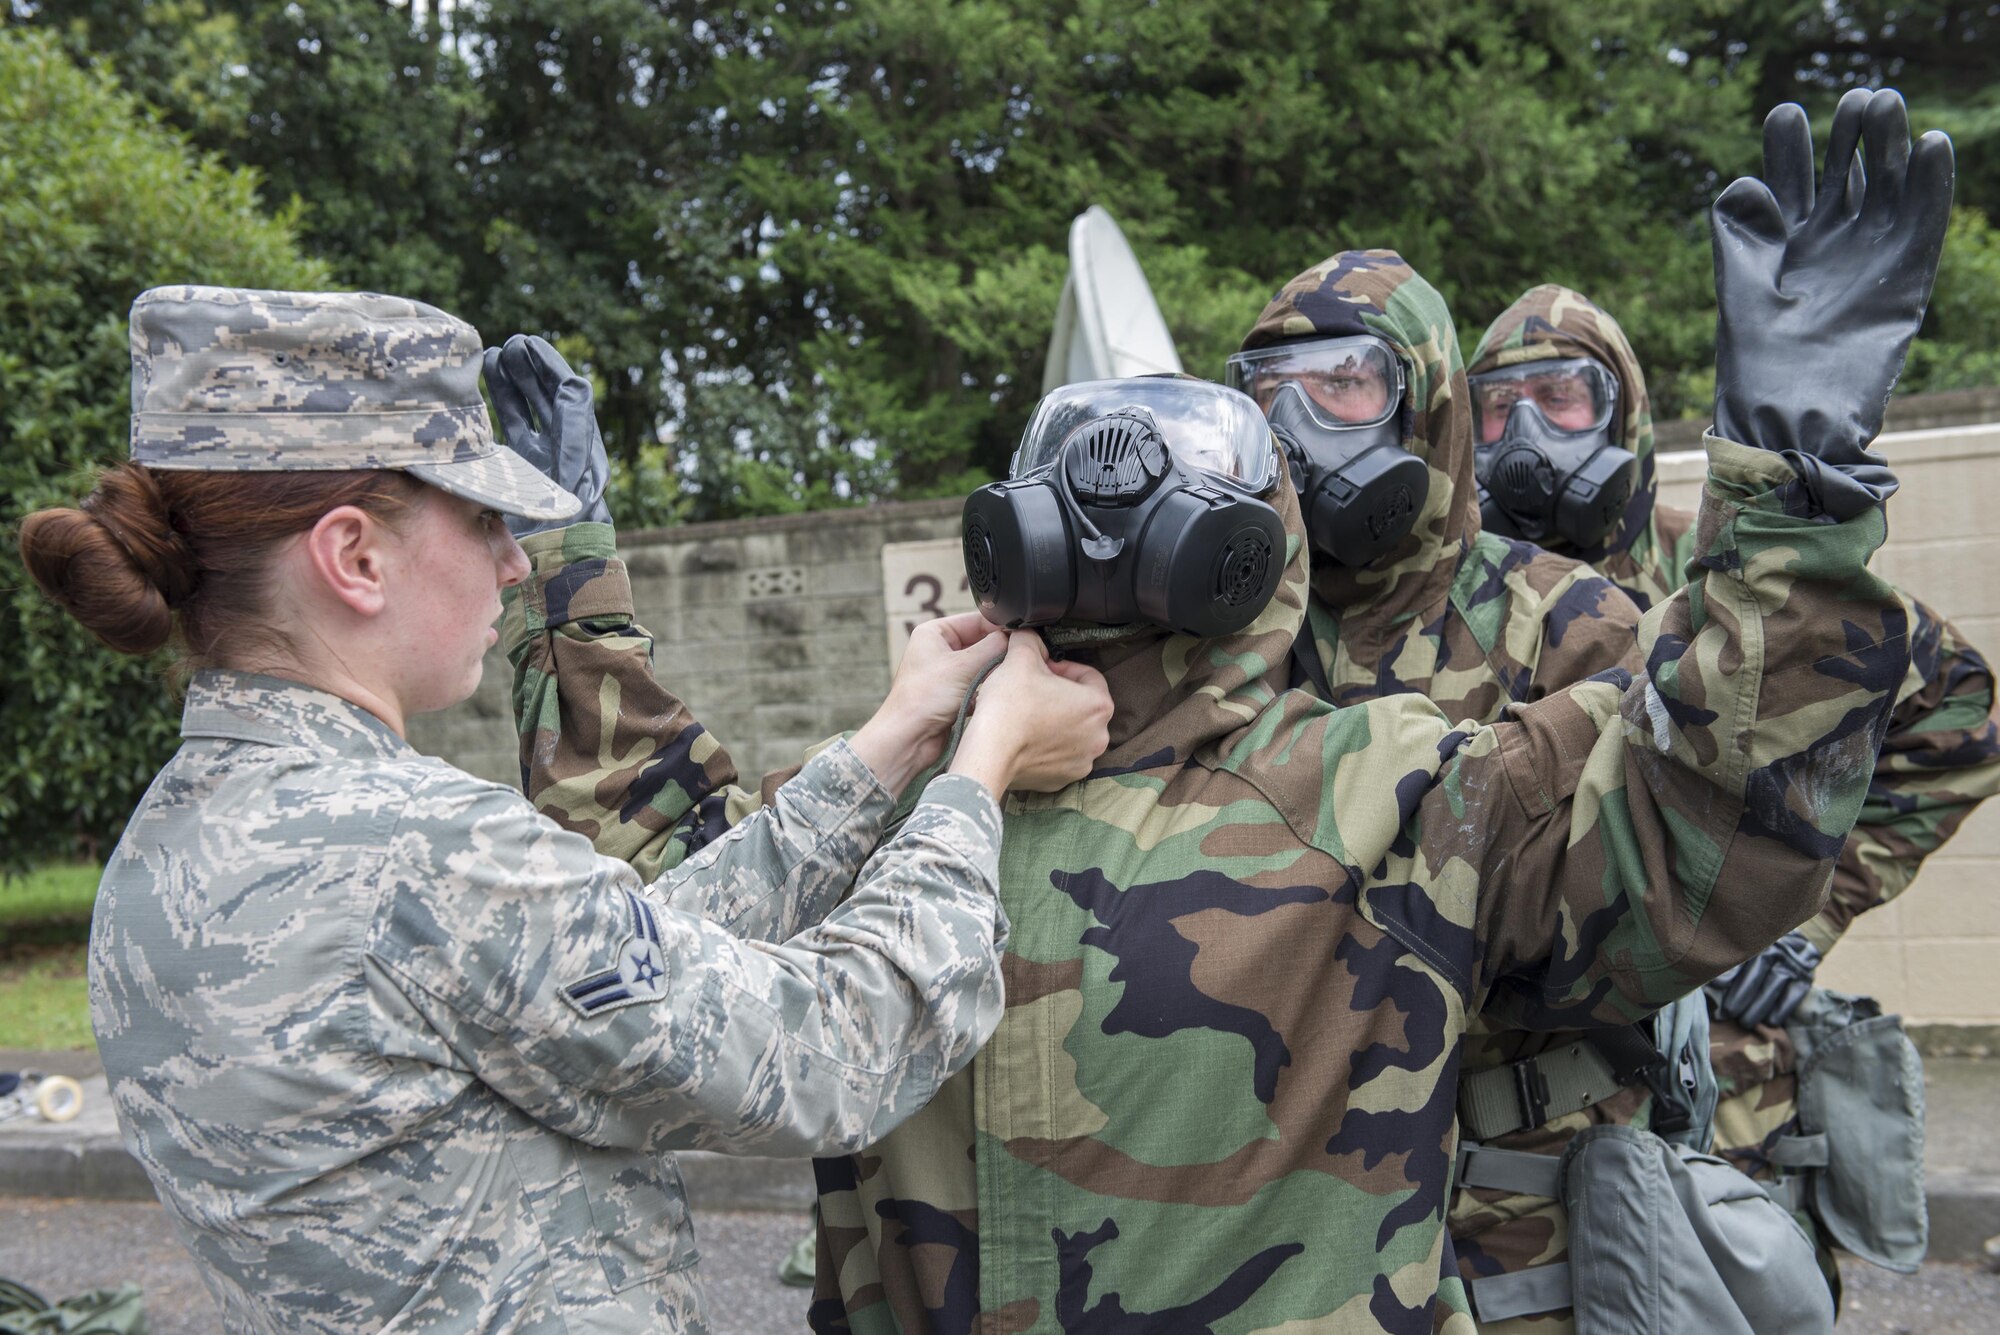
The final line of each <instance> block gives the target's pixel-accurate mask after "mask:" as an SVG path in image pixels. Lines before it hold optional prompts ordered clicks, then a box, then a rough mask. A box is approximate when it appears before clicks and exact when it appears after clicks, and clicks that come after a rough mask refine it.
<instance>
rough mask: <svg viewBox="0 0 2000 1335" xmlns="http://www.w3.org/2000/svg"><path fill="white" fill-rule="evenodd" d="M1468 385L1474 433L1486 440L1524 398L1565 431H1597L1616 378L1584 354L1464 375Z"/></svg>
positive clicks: (1614, 399) (1612, 400) (1612, 405)
mask: <svg viewBox="0 0 2000 1335" xmlns="http://www.w3.org/2000/svg"><path fill="white" fill-rule="evenodd" d="M1467 381H1468V383H1469V384H1470V385H1471V386H1472V408H1473V432H1474V435H1475V439H1476V440H1477V441H1478V443H1479V444H1481V445H1491V444H1493V443H1494V442H1495V441H1497V440H1499V439H1500V437H1501V436H1503V435H1505V434H1506V432H1507V414H1508V413H1510V412H1512V411H1513V410H1514V405H1515V404H1517V403H1519V402H1521V401H1522V400H1523V399H1526V400H1529V401H1530V402H1532V403H1533V404H1534V405H1535V408H1536V409H1537V411H1539V412H1540V413H1541V415H1542V420H1543V421H1545V422H1547V423H1548V424H1549V426H1550V427H1552V428H1554V429H1555V430H1556V431H1559V432H1562V433H1563V434H1565V435H1578V434H1581V433H1583V432H1587V431H1601V430H1603V429H1604V428H1605V427H1607V426H1609V425H1610V424H1611V414H1612V413H1613V412H1614V411H1616V409H1617V407H1618V378H1617V377H1616V376H1614V375H1612V374H1611V372H1610V371H1609V370H1607V369H1606V368H1605V366H1604V364H1603V363H1602V362H1599V361H1596V360H1594V359H1592V358H1589V357H1561V358H1551V359H1549V360H1546V361H1537V362H1522V363H1521V364H1520V365H1518V366H1503V367H1501V368H1500V369H1499V370H1497V371H1481V372H1480V373H1479V374H1478V375H1475V376H1468V377H1467Z"/></svg>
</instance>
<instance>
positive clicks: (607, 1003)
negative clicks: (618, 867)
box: [562, 890, 667, 1015]
mask: <svg viewBox="0 0 2000 1335" xmlns="http://www.w3.org/2000/svg"><path fill="white" fill-rule="evenodd" d="M625 899H626V902H627V904H628V905H629V906H630V908H631V910H632V935H630V936H628V937H626V938H625V940H624V941H623V942H622V943H621V944H620V945H619V947H618V960H617V963H615V964H613V965H612V966H611V967H610V968H608V969H601V970H599V971H597V972H596V973H593V974H591V975H590V976H589V977H587V978H581V979H578V980H577V981H576V982H574V983H571V984H570V985H569V986H568V987H565V988H564V989H563V990H562V994H563V1000H565V1001H567V1002H569V1004H570V1005H572V1006H574V1007H576V1008H577V1009H578V1010H579V1011H581V1012H583V1013H584V1014H585V1015H602V1014H603V1013H604V1012H606V1011H611V1010H616V1009H618V1008H619V1007H620V1006H630V1005H633V1004H635V1003H637V1002H641V1001H658V1000H659V999H660V998H661V997H663V996H665V995H666V994H667V958H666V955H665V954H664V953H663V952H662V951H661V950H660V924H659V923H658V922H657V921H655V920H654V918H653V907H652V905H650V904H648V903H647V902H646V901H645V900H643V899H641V898H640V897H639V896H637V895H635V894H633V893H632V892H631V891H630V890H627V891H626V892H625Z"/></svg>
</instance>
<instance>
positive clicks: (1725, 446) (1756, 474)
mask: <svg viewBox="0 0 2000 1335" xmlns="http://www.w3.org/2000/svg"><path fill="white" fill-rule="evenodd" d="M1701 446H1702V448H1703V449H1704V450H1706V451H1707V452H1708V472H1709V476H1710V477H1711V478H1713V479H1714V480H1716V481H1717V482H1720V483H1722V484H1724V485H1725V486H1726V487H1727V488H1728V489H1729V490H1730V491H1731V492H1733V493H1735V494H1737V495H1739V496H1745V497H1747V496H1755V495H1759V494H1761V493H1763V492H1770V491H1777V490H1778V489H1779V488H1781V487H1784V486H1787V485H1789V484H1791V483H1793V482H1796V481H1798V476H1799V475H1798V474H1797V473H1794V472H1793V471H1792V466H1791V465H1790V464H1788V463H1786V462H1785V458H1784V456H1783V455H1781V454H1773V453H1772V452H1771V451H1770V450H1760V449H1758V448H1757V447H1756V446H1754V445H1744V444H1742V443H1740V442H1738V441H1734V440H1731V439H1730V438H1729V437H1727V436H1718V435H1717V434H1715V429H1714V428H1713V427H1711V428H1710V429H1709V430H1708V431H1706V432H1704V433H1703V435H1702V438H1701ZM598 527H602V526H601V525H599V526H598Z"/></svg>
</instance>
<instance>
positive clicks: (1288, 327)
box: [1243, 250, 1479, 658]
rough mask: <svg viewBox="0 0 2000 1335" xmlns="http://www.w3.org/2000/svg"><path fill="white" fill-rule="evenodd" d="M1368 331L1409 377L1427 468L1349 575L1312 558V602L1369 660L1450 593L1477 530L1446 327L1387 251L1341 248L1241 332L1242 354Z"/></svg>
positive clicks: (1430, 299)
mask: <svg viewBox="0 0 2000 1335" xmlns="http://www.w3.org/2000/svg"><path fill="white" fill-rule="evenodd" d="M1352 334H1374V335H1375V336H1376V337H1378V338H1382V339H1385V340H1387V341H1388V343H1389V344H1390V345H1391V346H1392V347H1394V348H1395V349H1396V353H1397V355H1398V356H1400V357H1401V358H1402V360H1403V370H1404V373H1405V374H1407V375H1408V376H1409V382H1410V383H1409V396H1408V412H1409V414H1410V419H1409V432H1410V434H1409V439H1408V440H1407V441H1406V442H1405V444H1406V446H1407V448H1408V449H1409V451H1410V453H1412V454H1414V455H1416V456H1417V457H1418V458H1419V459H1422V460H1423V461H1424V462H1425V464H1427V465H1428V466H1429V467H1430V475H1431V489H1430V495H1429V496H1428V497H1427V498H1426V499H1425V501H1424V508H1423V510H1422V512H1421V513H1420V514H1419V515H1418V516H1417V522H1416V525H1415V526H1414V527H1413V528H1412V529H1411V530H1410V535H1409V536H1408V537H1406V538H1405V539H1404V540H1403V542H1402V544H1401V545H1400V546H1398V547H1397V548H1396V549H1395V550H1394V551H1393V552H1391V553H1389V554H1388V555H1387V556H1385V557H1383V558H1382V559H1381V560H1380V561H1377V562H1375V563H1374V564H1373V565H1371V566H1368V567H1366V568H1365V569H1361V570H1351V569H1347V568H1345V567H1341V566H1335V565H1332V564H1330V563H1322V565H1321V567H1320V568H1316V569H1315V570H1314V571H1313V577H1312V588H1313V593H1314V594H1315V595H1316V597H1317V599H1318V600H1319V601H1320V602H1322V603H1325V604H1327V605H1328V606H1330V607H1333V608H1337V609H1339V612H1340V621H1341V632H1340V633H1341V636H1342V638H1343V639H1345V640H1347V641H1348V643H1349V644H1350V645H1352V646H1354V648H1355V651H1356V653H1357V655H1358V656H1361V657H1364V658H1372V657H1373V653H1374V650H1376V649H1379V648H1380V647H1381V646H1383V645H1385V644H1387V643H1388V641H1389V640H1390V639H1391V638H1392V636H1393V634H1394V632H1395V630H1396V628H1397V627H1399V626H1401V625H1402V624H1403V623H1405V622H1407V621H1409V620H1410V618H1412V617H1414V616H1416V615H1418V614H1420V613H1422V612H1423V611H1425V610H1426V609H1427V608H1430V607H1433V606H1434V605H1436V604H1437V603H1438V602H1439V601H1440V600H1441V599H1443V598H1444V597H1445V596H1446V595H1447V594H1448V593H1449V591H1450V589H1451V582H1452V579H1453V577H1454V576H1455V574H1456V572H1457V569H1458V562H1459V558H1460V556H1461V555H1463V553H1464V551H1465V546H1466V544H1467V543H1468V542H1470V541H1471V540H1472V539H1473V538H1474V537H1475V536H1477V534H1478V532H1479V496H1478V493H1477V491H1476V490H1475V489H1474V485H1473V479H1472V416H1471V409H1470V397H1469V395H1468V393H1467V390H1466V387H1465V368H1464V365H1463V364H1462V363H1461V361H1460V359H1459V353H1458V334H1457V332H1456V331H1455V330H1454V329H1453V328H1452V323H1451V312H1450V311H1449V310H1447V309H1446V307H1445V304H1444V298H1443V297H1442V296H1440V295H1438V290H1437V289H1436V288H1434V287H1432V286H1431V285H1430V284H1429V283H1427V282H1425V281H1424V280H1423V278H1422V277H1421V276H1420V275H1419V274H1418V273H1417V271H1416V270H1415V269H1412V268H1411V267H1410V266H1409V265H1408V264H1407V263H1405V262H1404V260H1403V257H1402V256H1401V255H1398V254H1397V253H1396V252H1395V251H1393V250H1344V251H1342V252H1340V254H1338V255H1335V256H1333V257H1332V258H1330V259H1327V260H1324V261H1322V262H1321V263H1319V264H1316V265H1314V266H1313V267H1312V268H1310V269H1308V270H1306V271H1305V272H1304V273H1302V274H1300V275H1299V276H1298V277H1296V278H1294V279H1293V280H1292V281H1291V282H1289V283H1287V284H1285V286H1284V287H1283V288H1282V289H1280V290H1279V292H1278V295H1277V296H1275V297H1273V298H1272V299H1271V304H1270V305H1268V306H1266V307H1265V308H1264V313H1263V314H1262V315H1261V316H1259V317H1258V318H1257V323H1256V324H1255V325H1253V326H1252V327H1251V329H1250V332H1249V334H1247V335H1246V336H1245V337H1244V339H1243V350H1244V351H1249V350H1250V349H1252V348H1264V347H1270V346H1271V345H1272V344H1276V343H1289V342H1296V341H1301V340H1305V339H1314V338H1335V337H1344V336H1347V335H1352Z"/></svg>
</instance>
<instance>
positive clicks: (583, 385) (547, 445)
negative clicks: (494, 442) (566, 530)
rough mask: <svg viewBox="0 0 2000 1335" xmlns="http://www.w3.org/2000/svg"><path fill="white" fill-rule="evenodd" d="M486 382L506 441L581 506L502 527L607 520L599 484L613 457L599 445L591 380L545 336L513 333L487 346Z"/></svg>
mask: <svg viewBox="0 0 2000 1335" xmlns="http://www.w3.org/2000/svg"><path fill="white" fill-rule="evenodd" d="M486 387H487V389H488V390H489V391H490V392H491V393H492V395H493V407H494V409H495V410H496V411H497V412H498V413H499V414H500V430H501V433H502V434H503V435H504V436H505V438H506V441H507V448H508V449H510V450H512V451H514V453H516V454H518V455H520V456H521V457H522V458H524V459H526V460H527V461H528V462H529V463H531V464H533V465H534V466H535V467H536V468H538V469H540V470H541V471H542V472H543V473H545V474H547V475H548V477H549V479H550V480H551V481H552V482H554V483H555V484H556V485H557V486H558V487H561V488H562V489H563V490H564V491H567V492H569V493H570V494H571V495H573V496H575V497H576V498H577V499H578V500H580V501H582V502H583V509H582V510H580V511H578V512H577V514H576V515H575V516H574V517H573V518H570V519H562V520H548V519H520V518H516V517H513V516H509V517H508V519H507V527H508V528H510V529H512V530H513V533H514V536H515V537H517V538H525V537H526V536H528V534H530V533H539V532H541V531H542V530H543V529H549V528H561V527H562V526H563V525H565V524H583V523H595V524H608V523H610V522H611V511H610V509H609V508H608V507H607V506H606V505H605V504H604V484H605V482H606V481H607V480H609V478H610V476H611V461H610V459H609V458H608V457H607V456H606V455H605V453H604V437H602V436H601V435H599V434H598V432H597V414H596V413H595V412H593V411H592V406H593V400H594V395H593V394H592V393H591V389H590V382H589V381H588V380H586V379H584V378H583V377H582V376H580V375H578V374H577V373H576V372H575V371H572V370H571V369H570V367H569V363H568V362H566V361H564V360H563V357H562V354H561V353H560V352H557V351H556V350H555V349H554V348H553V347H551V346H549V343H548V340H546V339H542V338H537V337H535V336H534V335H532V334H516V335H514V337H512V338H510V339H508V340H507V342H506V343H505V344H504V345H502V346H500V347H498V348H488V349H487V350H486Z"/></svg>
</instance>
